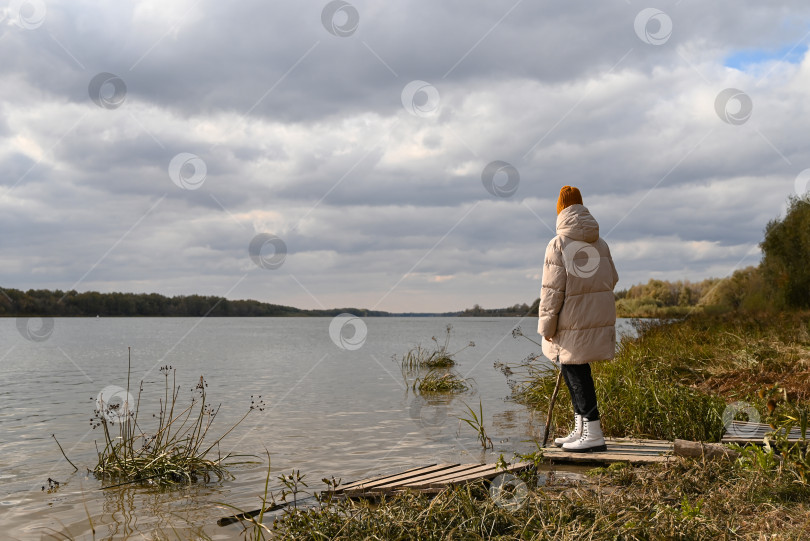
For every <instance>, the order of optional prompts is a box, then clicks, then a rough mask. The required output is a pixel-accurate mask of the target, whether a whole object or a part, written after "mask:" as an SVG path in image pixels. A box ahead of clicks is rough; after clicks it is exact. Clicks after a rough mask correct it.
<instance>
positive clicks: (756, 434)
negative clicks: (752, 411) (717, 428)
mask: <svg viewBox="0 0 810 541" xmlns="http://www.w3.org/2000/svg"><path fill="white" fill-rule="evenodd" d="M771 432H775V430H774V429H773V428H771V427H770V425H767V424H765V423H749V422H746V421H732V422H731V426H730V427H729V429H728V430H727V431H726V433H725V434H724V435H723V438H722V439H721V440H720V441H722V442H723V443H759V444H761V443H763V441H762V440H763V438H764V437H765V435H766V434H769V433H771ZM808 436H810V434H808ZM801 437H802V434H801V431H800V430H799V429H798V428H794V429H793V430H791V431H790V434H789V435H788V440H789V441H799V440H800V439H801Z"/></svg>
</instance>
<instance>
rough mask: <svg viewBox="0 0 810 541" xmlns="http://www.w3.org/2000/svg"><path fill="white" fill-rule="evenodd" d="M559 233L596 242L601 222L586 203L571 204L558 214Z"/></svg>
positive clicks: (580, 239) (575, 238) (570, 237)
mask: <svg viewBox="0 0 810 541" xmlns="http://www.w3.org/2000/svg"><path fill="white" fill-rule="evenodd" d="M557 234H558V235H562V236H564V237H568V238H569V239H572V240H579V241H584V242H589V243H590V242H596V241H597V240H598V239H599V224H598V223H597V222H596V218H594V217H593V216H591V213H590V212H588V209H587V208H585V205H579V204H577V205H571V206H570V207H567V208H565V209H563V211H562V212H560V214H558V215H557Z"/></svg>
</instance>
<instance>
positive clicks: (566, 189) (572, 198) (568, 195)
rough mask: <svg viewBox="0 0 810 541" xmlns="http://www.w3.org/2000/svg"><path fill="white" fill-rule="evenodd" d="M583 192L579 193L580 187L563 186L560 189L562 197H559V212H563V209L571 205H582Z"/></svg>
mask: <svg viewBox="0 0 810 541" xmlns="http://www.w3.org/2000/svg"><path fill="white" fill-rule="evenodd" d="M581 204H582V194H581V193H579V188H574V187H573V186H563V187H562V188H561V189H560V198H559V199H557V214H559V213H561V212H562V211H563V209H566V208H568V207H570V206H571V205H581Z"/></svg>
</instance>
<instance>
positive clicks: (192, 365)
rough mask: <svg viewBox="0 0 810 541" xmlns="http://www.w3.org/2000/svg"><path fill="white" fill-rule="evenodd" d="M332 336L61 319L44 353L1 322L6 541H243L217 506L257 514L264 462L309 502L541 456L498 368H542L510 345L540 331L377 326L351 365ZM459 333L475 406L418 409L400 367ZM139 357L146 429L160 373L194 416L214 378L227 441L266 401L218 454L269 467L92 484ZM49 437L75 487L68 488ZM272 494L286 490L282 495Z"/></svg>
mask: <svg viewBox="0 0 810 541" xmlns="http://www.w3.org/2000/svg"><path fill="white" fill-rule="evenodd" d="M331 321H332V319H331V318H208V319H198V318H98V319H95V318H94V319H85V318H75V319H56V320H54V327H53V333H52V334H51V335H50V337H49V338H47V339H46V340H44V341H40V342H34V341H31V340H27V339H25V338H24V337H23V336H22V334H21V333H20V332H19V331H18V328H17V326H16V325H15V320H14V319H2V320H0V343H1V344H2V350H0V524H2V525H3V528H4V530H3V533H4V535H5V536H9V537H12V538H24V539H27V538H31V539H40V538H41V537H42V536H43V535H47V533H48V532H49V531H50V530H49V529H51V530H55V531H61V532H68V533H69V534H70V535H72V536H74V537H77V538H78V537H81V536H83V535H88V534H89V522H90V521H89V520H88V515H89V516H90V517H91V518H92V522H93V523H94V524H95V527H96V537H97V538H99V539H103V538H106V537H111V536H116V537H126V536H127V535H137V536H138V537H140V534H146V535H149V534H150V533H152V534H153V533H160V532H163V533H164V534H165V535H169V536H172V537H174V531H177V532H180V533H182V534H184V535H187V536H189V537H195V536H197V535H199V533H200V532H204V533H205V534H206V535H208V536H211V537H212V538H214V539H231V538H236V537H238V533H239V529H238V528H236V527H231V528H218V527H217V526H216V525H215V524H214V523H215V520H216V518H217V517H219V516H221V515H223V514H227V513H225V512H224V511H223V510H222V509H219V508H218V507H217V502H227V503H230V504H233V505H237V506H240V507H243V508H245V509H253V508H256V507H258V497H259V494H260V493H261V489H262V487H263V482H264V477H265V475H266V458H264V455H265V450H267V451H268V452H269V453H270V457H271V468H272V472H273V473H272V475H273V477H274V478H275V476H277V475H280V474H281V473H289V472H290V471H291V470H292V469H298V470H300V471H301V472H302V473H304V474H306V475H307V477H306V479H305V480H306V481H307V482H308V483H309V485H310V488H313V489H316V490H320V489H322V488H323V484H322V483H321V481H320V480H321V478H323V477H331V476H335V477H337V478H342V479H344V480H345V481H348V480H352V479H356V478H359V477H361V476H364V475H366V474H368V473H379V472H387V471H396V470H398V469H403V468H405V467H410V466H416V465H424V464H428V463H434V462H464V461H466V462H475V461H482V462H483V461H487V462H494V461H495V460H497V458H498V456H499V455H500V454H503V455H504V457H505V458H507V459H511V458H512V456H513V453H514V452H515V451H519V452H529V451H531V450H533V449H534V448H535V445H534V443H533V442H531V441H530V440H531V439H532V438H533V437H535V436H537V435H539V434H540V433H541V430H542V426H541V425H542V419H541V418H540V417H539V416H536V415H535V414H533V413H532V412H531V411H529V410H528V409H526V408H525V407H523V406H521V405H519V404H516V403H514V402H512V401H510V400H508V397H509V394H510V388H509V385H508V383H507V379H506V377H505V376H504V374H503V373H501V371H499V370H496V369H495V368H494V367H493V364H494V363H496V362H501V363H508V364H517V363H520V362H521V361H522V360H523V359H525V358H526V357H527V356H528V355H530V354H532V353H534V352H537V350H538V348H537V347H536V346H534V345H533V344H532V343H530V342H529V341H527V340H525V339H514V338H513V337H512V334H511V331H512V329H513V328H514V327H515V326H517V325H520V326H521V327H522V328H523V330H524V331H525V332H526V334H527V335H529V336H531V337H533V338H534V337H535V336H536V335H535V334H534V330H535V326H536V324H537V320H536V318H525V319H520V318H365V319H364V320H363V322H364V323H365V326H366V329H367V333H366V337H365V341H364V342H358V345H359V344H362V345H359V347H358V348H357V349H353V350H352V349H342V348H341V347H339V346H338V345H337V344H336V343H335V341H333V340H332V338H331V337H330V333H329V326H330V322H331ZM448 324H452V325H453V332H452V335H451V340H450V347H449V349H450V351H455V350H458V349H461V348H462V347H463V346H464V345H466V344H467V343H468V342H470V341H474V342H475V344H476V345H475V347H474V348H469V349H466V350H464V351H463V352H462V353H461V354H459V355H458V357H457V361H458V362H459V364H458V366H457V367H456V369H455V370H456V371H457V373H459V374H460V375H461V376H463V377H468V378H471V380H472V384H473V390H472V391H471V392H469V393H465V394H461V395H456V396H450V397H444V398H425V397H422V396H419V395H418V394H415V393H414V392H412V391H411V390H410V389H409V388H408V385H406V383H405V381H404V380H403V375H402V373H401V370H400V367H399V365H398V364H397V363H395V362H393V361H392V359H391V356H392V355H395V354H397V355H401V354H403V353H405V352H406V351H407V350H408V349H409V348H411V347H413V346H414V345H416V344H417V343H421V344H422V345H423V346H432V345H433V342H432V341H431V337H432V336H435V337H436V338H437V339H438V340H440V341H442V342H443V340H444V330H445V327H446V325H448ZM619 329H620V330H621V329H624V330H628V329H629V325H628V322H627V321H621V320H620V327H619ZM351 335H352V332H351V329H349V328H347V329H344V333H343V335H342V336H344V339H345V340H344V346H345V345H346V344H348V345H349V347H350V348H351V347H355V346H352V342H351V338H352V336H351ZM337 341H338V342H340V339H339V337H338V339H337ZM128 347H131V348H132V358H131V384H130V386H131V388H132V389H133V390H135V389H137V386H138V382H140V380H141V379H143V381H144V395H143V397H142V404H143V405H142V406H141V411H142V417H141V419H142V420H143V419H144V418H147V421H148V413H147V414H146V415H144V414H143V412H149V411H155V410H156V408H157V407H158V406H157V404H158V402H157V399H158V397H159V396H161V395H162V390H163V381H164V376H163V375H162V373H161V372H160V371H159V367H161V366H165V365H170V366H172V367H173V368H174V369H176V372H177V377H178V381H179V383H180V385H181V387H182V390H181V395H180V401H181V403H183V404H188V402H189V400H190V397H191V396H192V394H193V391H192V388H193V387H194V386H195V385H196V383H197V382H198V381H199V378H200V376H201V375H204V376H205V378H206V380H207V383H208V388H207V393H208V397H209V399H210V400H212V401H214V402H215V403H217V404H219V403H221V410H220V413H219V416H218V417H217V419H216V422H215V425H214V426H215V429H216V428H217V427H218V428H219V429H220V430H224V429H226V428H227V427H229V426H230V425H231V424H232V423H233V422H235V421H236V420H237V419H238V418H239V417H241V415H242V414H243V413H244V412H245V411H246V410H247V409H248V408H249V406H250V403H251V395H253V396H254V397H258V396H259V395H261V397H262V401H263V403H264V405H265V408H264V411H263V412H258V411H254V412H253V413H251V415H250V416H249V417H248V419H247V420H246V421H245V422H244V423H243V425H241V426H240V427H239V428H238V429H237V430H236V431H234V432H233V433H232V434H230V435H229V436H228V438H227V439H226V440H225V444H224V446H222V448H221V452H223V453H226V452H235V453H239V454H251V455H256V456H257V457H260V459H261V460H264V464H256V465H241V466H236V467H234V468H233V469H232V470H231V471H232V473H233V475H234V478H233V479H226V480H223V481H221V482H215V483H209V484H207V485H206V484H197V485H194V486H191V487H187V488H184V489H178V490H171V491H165V490H164V491H160V490H157V489H155V488H150V487H125V488H119V489H113V490H100V486H101V485H100V483H99V481H98V480H96V479H95V478H94V477H93V476H92V475H88V473H87V471H86V469H87V468H92V467H93V466H94V465H95V442H96V441H101V440H102V439H103V438H102V435H101V434H100V433H99V432H98V431H97V430H93V429H92V428H91V419H92V417H93V410H94V408H95V404H96V399H97V397H98V395H99V393H100V392H101V391H102V390H103V389H105V388H108V387H109V386H118V387H123V388H125V387H126V385H127V365H128V358H127V348H128ZM512 377H514V378H519V377H520V374H519V373H516V374H514V375H513V376H512ZM411 381H412V380H411ZM254 400H256V399H255V398H254ZM479 400H480V401H481V404H482V406H483V409H484V415H485V419H486V422H485V426H486V428H487V431H488V433H489V436H490V437H491V439H492V440H493V442H494V444H495V448H494V449H490V450H486V451H484V450H482V448H481V446H480V444H479V443H478V442H477V440H476V434H475V432H474V431H473V430H472V429H470V428H469V427H468V426H467V425H466V424H464V423H461V422H460V421H459V419H458V418H459V417H463V416H466V414H467V411H466V406H465V404H469V405H471V406H475V408H476V410H477V408H478V404H479ZM145 424H146V425H147V426H148V425H149V423H148V422H147V423H145ZM52 434H55V435H56V437H57V438H58V439H59V441H60V443H61V444H62V446H63V447H64V448H65V451H66V453H67V455H68V457H69V458H70V459H71V460H72V461H73V462H74V463H76V465H77V466H79V467H80V468H81V470H80V471H79V472H75V473H72V470H73V468H72V467H71V466H70V465H69V464H68V463H67V462H66V461H65V460H64V458H62V456H61V454H60V453H59V450H58V448H57V447H56V443H55V442H54V440H53V439H52V437H51V435H52ZM257 460H258V459H257ZM49 478H52V479H54V480H56V481H58V482H59V483H60V487H59V489H58V490H55V491H48V490H47V489H48V479H49ZM273 484H274V488H278V486H279V483H278V482H277V481H275V480H274V481H273ZM43 487H44V488H45V489H46V490H42V488H43Z"/></svg>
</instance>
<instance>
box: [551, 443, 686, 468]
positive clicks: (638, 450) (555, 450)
mask: <svg viewBox="0 0 810 541" xmlns="http://www.w3.org/2000/svg"><path fill="white" fill-rule="evenodd" d="M605 444H606V445H607V451H603V452H600V453H572V452H570V451H566V450H564V449H562V448H561V447H555V446H551V447H546V448H545V449H543V456H545V457H546V458H547V459H549V460H550V461H551V463H552V464H610V463H613V462H629V463H631V464H652V463H657V462H668V461H670V460H672V459H673V449H674V445H673V443H672V442H670V441H662V440H641V439H630V438H616V439H611V438H605Z"/></svg>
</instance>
